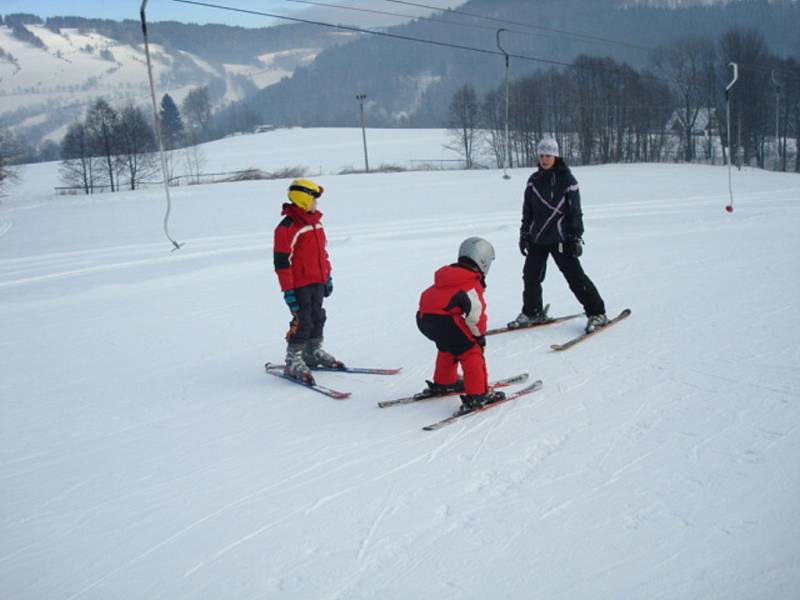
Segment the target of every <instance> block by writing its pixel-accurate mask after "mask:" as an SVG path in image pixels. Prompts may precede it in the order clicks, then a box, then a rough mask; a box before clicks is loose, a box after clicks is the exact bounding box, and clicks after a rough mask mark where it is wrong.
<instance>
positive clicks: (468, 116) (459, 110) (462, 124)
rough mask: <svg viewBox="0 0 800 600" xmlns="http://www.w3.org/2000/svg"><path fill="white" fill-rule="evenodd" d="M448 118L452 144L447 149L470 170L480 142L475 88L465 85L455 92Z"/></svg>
mask: <svg viewBox="0 0 800 600" xmlns="http://www.w3.org/2000/svg"><path fill="white" fill-rule="evenodd" d="M449 116H450V122H449V133H450V136H451V138H453V142H452V144H451V145H449V146H448V148H452V149H453V150H455V151H456V152H458V153H459V154H460V155H461V156H463V157H464V163H465V165H466V167H467V169H471V168H472V167H473V166H474V160H475V151H476V146H477V145H478V144H479V142H480V131H479V129H478V127H479V126H480V122H479V116H480V111H479V107H478V96H477V94H476V93H475V88H473V87H472V86H471V85H469V84H467V85H464V86H462V87H461V88H459V89H458V90H457V91H456V93H455V94H454V95H453V99H452V100H451V101H450V108H449Z"/></svg>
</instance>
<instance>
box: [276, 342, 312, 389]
mask: <svg viewBox="0 0 800 600" xmlns="http://www.w3.org/2000/svg"><path fill="white" fill-rule="evenodd" d="M304 347H305V345H304V344H289V345H288V347H287V348H286V365H285V366H284V367H283V374H284V375H286V376H287V377H291V378H292V379H297V380H299V381H304V382H306V383H310V384H312V385H313V384H314V383H315V382H314V377H313V376H312V375H311V370H310V369H309V368H308V365H307V364H306V361H304V360H303V348H304Z"/></svg>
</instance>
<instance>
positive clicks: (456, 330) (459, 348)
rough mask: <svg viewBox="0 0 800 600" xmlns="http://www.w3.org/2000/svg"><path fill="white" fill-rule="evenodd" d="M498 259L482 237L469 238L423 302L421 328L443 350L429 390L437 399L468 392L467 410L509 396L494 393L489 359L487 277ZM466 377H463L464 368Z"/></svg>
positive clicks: (463, 399)
mask: <svg viewBox="0 0 800 600" xmlns="http://www.w3.org/2000/svg"><path fill="white" fill-rule="evenodd" d="M492 261H494V248H493V247H492V245H491V244H490V243H489V242H487V241H486V240H484V239H483V238H479V237H471V238H468V239H466V240H464V241H463V242H462V243H461V246H460V247H459V249H458V262H456V263H454V264H451V265H448V266H446V267H442V268H441V269H439V270H437V271H436V273H435V275H434V283H433V285H432V286H430V287H429V288H428V289H426V290H425V291H424V292H422V296H420V299H419V310H418V311H417V327H419V330H420V331H421V332H422V333H423V334H424V335H425V337H427V338H428V339H430V340H433V341H434V342H435V343H436V348H437V349H438V350H439V352H438V354H437V356H436V370H435V371H434V374H433V382H430V381H429V382H428V389H427V390H426V391H425V392H424V393H425V394H429V395H431V396H437V395H441V394H447V393H452V392H464V395H462V396H461V403H462V404H461V412H468V411H470V410H474V409H476V408H479V407H481V406H483V405H484V404H488V403H490V402H496V401H497V400H502V399H503V398H505V395H504V394H503V392H494V391H490V390H489V385H488V380H489V378H488V375H487V371H486V360H485V359H484V357H483V348H484V346H485V345H486V338H485V336H484V334H485V333H486V322H487V318H486V301H485V300H484V297H483V292H484V290H485V289H486V280H485V277H486V275H487V274H488V273H489V267H490V266H491V264H492ZM459 363H460V364H461V370H462V371H463V373H464V379H463V380H459V379H458V365H459Z"/></svg>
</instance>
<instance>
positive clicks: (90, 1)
mask: <svg viewBox="0 0 800 600" xmlns="http://www.w3.org/2000/svg"><path fill="white" fill-rule="evenodd" d="M409 1H414V0H409ZM465 1H466V0H418V1H416V2H415V3H416V4H424V5H426V6H434V7H441V8H448V7H449V8H456V7H457V6H459V5H461V4H463V3H464V2H465ZM206 3H207V4H217V5H221V6H227V7H231V8H241V9H246V10H251V11H257V12H266V13H273V14H277V15H283V16H289V17H299V18H306V19H317V20H321V21H330V22H335V23H346V24H349V25H359V26H363V27H370V26H371V27H374V26H380V25H390V24H396V23H398V22H401V21H402V20H405V19H402V18H398V17H395V18H393V17H389V16H387V15H377V14H366V13H360V12H356V11H351V10H343V9H336V8H322V7H320V6H318V5H320V4H337V5H339V6H350V7H356V8H363V9H368V10H374V11H381V12H389V13H397V14H402V15H408V16H410V17H421V16H428V15H430V14H431V13H432V12H433V11H432V10H431V9H425V8H417V7H415V6H409V5H407V4H401V3H397V2H392V1H390V0H314V1H313V4H312V3H306V2H299V1H297V0H294V1H293V0H208V1H207V2H206ZM141 5H142V2H141V0H69V1H68V2H67V1H65V0H0V14H3V15H7V14H11V13H30V14H35V15H37V16H39V17H52V16H77V17H87V18H99V19H113V20H115V21H122V20H124V19H136V20H138V19H139V9H140V8H141ZM147 20H148V21H150V22H152V21H180V22H182V23H201V24H204V23H225V24H228V25H240V26H242V27H268V26H270V25H276V24H278V23H284V22H286V21H283V20H275V19H271V18H269V17H265V16H259V15H253V14H242V13H236V12H232V11H228V10H220V9H216V8H208V7H202V6H196V5H190V4H183V3H180V2H175V1H174V0H149V1H148V4H147Z"/></svg>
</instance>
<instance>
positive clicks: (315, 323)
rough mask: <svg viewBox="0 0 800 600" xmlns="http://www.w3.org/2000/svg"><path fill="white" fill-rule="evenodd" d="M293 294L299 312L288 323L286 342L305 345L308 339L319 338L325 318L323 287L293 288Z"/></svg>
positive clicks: (317, 284) (314, 284)
mask: <svg viewBox="0 0 800 600" xmlns="http://www.w3.org/2000/svg"><path fill="white" fill-rule="evenodd" d="M294 293H295V297H296V298H297V305H298V306H299V307H300V310H299V311H297V312H296V313H294V318H293V319H292V322H291V323H289V332H288V333H287V334H286V341H287V342H289V343H290V344H305V343H306V342H307V341H308V340H310V339H316V338H321V337H322V330H323V329H324V328H325V319H326V318H327V317H326V315H325V309H324V308H322V300H323V298H324V297H325V296H324V293H325V286H324V285H323V284H321V283H312V284H310V285H304V286H303V287H299V288H295V290H294Z"/></svg>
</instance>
